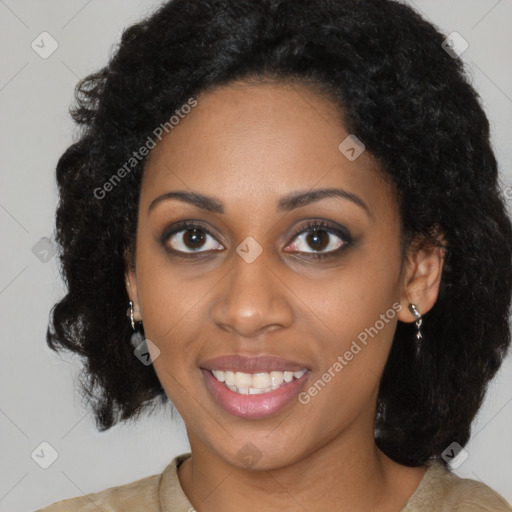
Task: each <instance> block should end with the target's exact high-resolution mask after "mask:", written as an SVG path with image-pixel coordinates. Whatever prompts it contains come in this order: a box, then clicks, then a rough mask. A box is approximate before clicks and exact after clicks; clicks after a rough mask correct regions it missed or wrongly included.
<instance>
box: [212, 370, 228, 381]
mask: <svg viewBox="0 0 512 512" xmlns="http://www.w3.org/2000/svg"><path fill="white" fill-rule="evenodd" d="M212 373H213V375H215V378H216V379H217V380H218V381H219V382H224V381H225V380H226V375H225V373H224V372H223V371H222V370H213V372H212Z"/></svg>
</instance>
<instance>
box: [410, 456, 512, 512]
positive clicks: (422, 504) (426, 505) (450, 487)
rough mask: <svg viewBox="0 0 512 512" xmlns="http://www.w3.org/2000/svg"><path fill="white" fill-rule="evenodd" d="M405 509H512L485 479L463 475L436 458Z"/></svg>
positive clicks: (457, 511) (474, 511)
mask: <svg viewBox="0 0 512 512" xmlns="http://www.w3.org/2000/svg"><path fill="white" fill-rule="evenodd" d="M403 510H404V512H423V511H425V512H426V511H432V510H436V511H439V512H485V511H489V512H512V508H511V507H510V505H509V504H508V503H507V502H506V501H505V499H504V498H503V497H502V496H500V495H499V494H498V493H497V492H495V491H493V490H492V489H491V488H490V487H488V486H487V485H485V484H484V483H482V482H478V481H476V480H472V479H467V478H461V477H459V476H457V475H455V474H453V473H452V472H451V471H450V470H449V469H448V468H446V467H445V466H444V465H443V464H442V463H441V462H439V461H432V462H430V463H429V465H428V466H427V471H426V473H425V476H424V478H423V480H422V481H421V483H420V485H419V486H418V488H417V489H416V492H415V493H414V494H413V495H412V496H411V498H410V500H409V501H408V502H407V505H406V507H405V508H404V509H403Z"/></svg>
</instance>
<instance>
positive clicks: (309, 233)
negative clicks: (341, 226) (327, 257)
mask: <svg viewBox="0 0 512 512" xmlns="http://www.w3.org/2000/svg"><path fill="white" fill-rule="evenodd" d="M294 240H295V241H294V242H292V243H291V244H290V245H289V246H288V247H289V248H291V249H292V251H293V252H295V251H297V252H306V253H318V252H320V253H330V252H335V251H336V250H337V249H340V248H341V247H343V246H345V245H347V244H348V243H349V240H347V239H346V237H344V236H343V235H341V234H337V233H336V232H334V231H333V230H332V229H325V228H318V227H315V228H308V229H307V230H306V231H302V232H301V233H299V234H298V235H297V236H296V237H295V239H294Z"/></svg>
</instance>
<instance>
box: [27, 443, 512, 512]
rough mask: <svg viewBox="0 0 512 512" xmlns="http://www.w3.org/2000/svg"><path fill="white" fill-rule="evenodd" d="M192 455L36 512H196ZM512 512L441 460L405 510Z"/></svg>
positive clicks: (494, 495)
mask: <svg viewBox="0 0 512 512" xmlns="http://www.w3.org/2000/svg"><path fill="white" fill-rule="evenodd" d="M189 457H190V453H185V454H182V455H179V456H177V457H175V458H174V459H173V460H172V462H171V463H170V464H169V465H168V466H167V467H166V468H165V470H164V471H163V473H162V474H160V475H153V476H148V477H146V478H142V479H140V480H136V481H135V482H131V483H129V484H125V485H120V486H117V487H110V488H109V489H105V490H104V491H101V492H97V493H93V494H88V495H86V496H80V497H78V498H71V499H68V500H64V501H59V502H58V503H54V504H52V505H49V506H48V507H46V508H43V509H40V510H38V511H36V512H98V510H101V511H102V512H121V511H122V512H140V511H144V512H194V510H195V509H194V508H193V507H192V505H191V504H190V502H189V501H188V499H187V497H186V496H185V493H184V492H183V489H182V488H181V485H180V481H179V479H178V471H177V469H178V466H179V465H180V464H181V462H183V461H184V460H186V459H187V458H189ZM482 511H484V512H485V511H488V512H512V508H511V507H510V505H509V504H508V503H507V502H506V501H505V500H504V499H503V498H502V497H501V496H500V495H499V494H497V493H496V492H494V491H493V490H492V489H490V488H489V487H487V486H486V485H485V484H482V483H480V482H477V481H475V480H468V479H464V478H460V477H458V476H456V475H454V474H453V473H451V472H450V471H449V470H448V469H446V468H445V467H444V466H443V465H442V463H440V462H439V461H431V462H429V464H427V471H426V472H425V475H424V476H423V479H422V480H421V482H420V484H419V486H418V488H417V489H416V491H415V492H414V494H413V495H412V496H411V497H410V498H409V501H408V502H407V505H406V506H405V507H404V508H403V509H402V510H401V512H482Z"/></svg>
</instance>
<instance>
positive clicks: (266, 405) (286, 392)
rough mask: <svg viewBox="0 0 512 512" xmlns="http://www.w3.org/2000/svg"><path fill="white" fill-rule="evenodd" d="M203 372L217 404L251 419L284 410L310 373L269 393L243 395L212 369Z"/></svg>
mask: <svg viewBox="0 0 512 512" xmlns="http://www.w3.org/2000/svg"><path fill="white" fill-rule="evenodd" d="M201 372H202V373H203V376H204V378H205V381H206V387H207V388H208V390H209V391H210V393H211V394H212V396H213V398H214V400H215V401H216V402H217V404H218V405H220V407H222V408H223V409H224V410H225V411H226V412H228V413H230V414H233V415H234V416H239V417H241V418H246V419H249V420H255V419H259V418H265V417H266V416H270V415H272V414H276V413H277V412H279V411H281V410H283V409H284V408H285V407H286V406H287V405H288V404H289V403H290V402H291V401H292V400H293V399H294V397H296V396H297V395H298V393H299V391H300V389H301V387H302V386H303V385H304V383H305V382H306V380H307V377H308V374H309V372H306V373H305V374H304V375H303V376H302V377H301V378H300V379H293V380H292V381H291V382H287V383H283V384H282V385H281V386H280V387H279V388H277V389H275V390H274V391H269V392H268V393H262V394H259V395H241V394H240V393H235V392H234V391H231V390H230V389H228V388H227V387H226V385H225V384H223V383H222V382H219V381H218V380H217V379H216V378H215V377H214V376H213V375H212V373H211V372H210V371H208V370H204V369H201Z"/></svg>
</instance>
